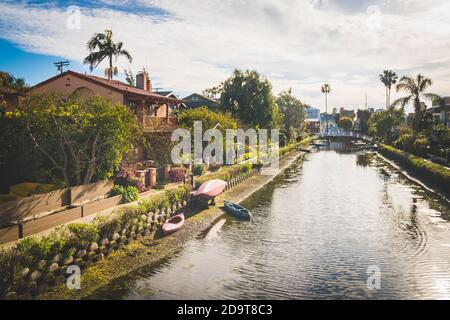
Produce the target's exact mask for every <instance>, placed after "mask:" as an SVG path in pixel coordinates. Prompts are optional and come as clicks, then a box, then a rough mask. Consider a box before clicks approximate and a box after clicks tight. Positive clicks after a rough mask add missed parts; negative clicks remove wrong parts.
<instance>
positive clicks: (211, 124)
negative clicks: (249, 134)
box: [178, 107, 237, 133]
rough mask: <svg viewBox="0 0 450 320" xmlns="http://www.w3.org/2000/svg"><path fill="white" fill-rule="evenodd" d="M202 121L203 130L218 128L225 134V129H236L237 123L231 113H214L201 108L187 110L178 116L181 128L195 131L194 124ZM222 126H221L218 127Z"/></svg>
mask: <svg viewBox="0 0 450 320" xmlns="http://www.w3.org/2000/svg"><path fill="white" fill-rule="evenodd" d="M195 121H201V122H202V129H203V130H207V129H212V128H215V127H216V128H217V129H219V130H220V131H222V132H223V133H225V129H236V128H237V122H236V120H235V119H234V118H233V117H232V116H231V114H229V113H222V112H214V111H211V110H209V109H208V107H200V108H195V109H187V110H185V111H182V112H181V113H180V115H179V116H178V124H179V126H180V127H181V128H185V129H188V130H191V131H192V130H193V128H194V122H195ZM217 124H220V125H217Z"/></svg>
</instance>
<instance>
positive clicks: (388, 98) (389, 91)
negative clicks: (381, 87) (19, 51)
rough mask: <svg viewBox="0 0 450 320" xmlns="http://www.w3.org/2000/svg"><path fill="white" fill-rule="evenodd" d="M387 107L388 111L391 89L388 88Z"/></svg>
mask: <svg viewBox="0 0 450 320" xmlns="http://www.w3.org/2000/svg"><path fill="white" fill-rule="evenodd" d="M387 105H388V109H389V108H390V107H391V87H389V88H388V97H387Z"/></svg>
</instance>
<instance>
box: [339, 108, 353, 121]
mask: <svg viewBox="0 0 450 320" xmlns="http://www.w3.org/2000/svg"><path fill="white" fill-rule="evenodd" d="M339 115H340V117H341V118H349V119H351V120H355V116H356V114H355V110H346V109H344V108H340V109H339Z"/></svg>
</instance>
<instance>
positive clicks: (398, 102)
mask: <svg viewBox="0 0 450 320" xmlns="http://www.w3.org/2000/svg"><path fill="white" fill-rule="evenodd" d="M412 99H414V96H413V95H410V96H407V97H403V98H400V99H397V100H395V101H394V102H393V103H392V104H391V107H392V108H395V107H398V106H400V107H401V108H404V107H405V106H406V105H407V104H408V103H410V102H411V100H412Z"/></svg>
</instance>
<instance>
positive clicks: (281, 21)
mask: <svg viewBox="0 0 450 320" xmlns="http://www.w3.org/2000/svg"><path fill="white" fill-rule="evenodd" d="M106 2H107V3H108V5H111V4H114V5H116V6H113V7H109V9H107V8H105V9H101V8H97V9H89V8H82V19H81V28H80V29H79V30H68V29H67V28H66V27H65V26H66V20H67V13H66V12H65V9H64V8H57V7H42V6H30V5H28V6H27V5H20V4H14V3H11V2H8V3H1V4H0V11H1V12H2V16H1V17H0V37H2V38H6V39H8V40H10V41H13V42H15V43H17V44H18V45H20V46H21V47H22V48H24V49H25V50H28V51H32V52H37V53H44V54H51V55H57V56H61V57H65V58H68V59H72V60H75V61H78V62H80V61H82V59H83V57H84V56H86V54H87V51H86V49H85V43H86V41H87V40H88V39H89V37H90V36H91V35H92V34H93V33H95V32H100V31H103V30H104V29H107V28H112V29H113V31H114V37H115V38H116V39H117V40H121V41H123V42H124V44H125V47H126V48H127V49H129V51H130V52H131V53H132V55H133V57H134V61H133V64H132V68H133V69H134V70H135V71H137V70H138V69H140V68H142V67H147V68H148V69H149V70H150V73H151V75H152V78H153V79H154V81H155V82H156V84H155V85H156V86H157V87H165V88H171V89H175V90H176V91H179V92H184V93H188V92H191V91H201V90H203V89H204V88H207V87H211V86H213V85H216V84H218V83H220V82H221V81H222V80H223V79H225V78H226V77H227V76H228V75H229V74H230V73H231V71H232V70H233V69H234V68H243V69H247V68H249V69H257V70H258V71H259V72H260V73H262V74H263V75H265V76H267V77H269V78H270V79H271V80H272V82H273V85H274V89H275V91H276V92H278V91H281V90H284V89H287V88H289V87H292V88H293V92H294V93H295V94H297V95H298V96H299V97H300V98H301V99H302V100H304V101H305V102H307V103H310V104H313V105H317V106H319V107H322V106H323V98H322V95H321V94H320V85H321V84H322V83H324V82H329V83H330V84H331V86H332V88H333V90H332V94H331V95H330V100H329V101H330V103H331V104H332V105H333V106H342V105H345V106H355V107H357V106H362V105H363V103H364V96H365V93H366V92H367V93H368V96H369V103H372V104H377V105H378V106H383V102H384V97H383V94H384V89H383V87H382V85H381V84H380V83H379V81H378V74H379V73H380V72H381V71H382V70H383V69H386V68H392V69H394V70H396V71H397V73H399V74H404V73H407V74H415V73H417V72H423V73H424V74H426V75H428V76H430V77H432V78H433V79H434V80H435V86H434V87H433V88H432V89H433V90H434V91H435V92H437V93H440V94H450V69H449V61H450V58H448V57H450V42H449V41H448V39H449V36H450V4H448V1H445V0H434V1H427V2H426V5H424V2H423V1H419V0H398V1H394V0H384V1H365V2H364V3H363V5H362V4H361V2H358V4H356V3H357V1H355V2H354V1H346V2H345V3H344V4H342V2H339V3H338V2H337V1H332V0H328V1H316V0H315V1H312V0H297V1H295V0H284V1H269V0H251V1H250V0H240V1H227V0H204V1H196V0H147V1H146V0H141V1H138V2H135V4H136V5H137V6H138V7H140V8H142V7H146V6H147V7H149V8H151V7H153V8H158V9H161V10H163V11H165V12H167V13H168V15H164V16H160V15H152V14H151V13H149V12H148V11H146V10H143V11H140V10H136V12H134V13H131V12H130V10H127V11H126V12H125V11H120V6H123V5H124V4H125V5H127V6H128V9H129V8H131V6H132V5H133V2H131V1H123V0H118V1H114V0H107V1H106ZM375 6H376V7H375ZM140 12H142V13H140ZM118 63H119V65H120V66H121V68H125V67H127V66H128V64H127V63H125V61H124V60H121V59H120V60H119V61H118ZM394 96H395V95H394Z"/></svg>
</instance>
